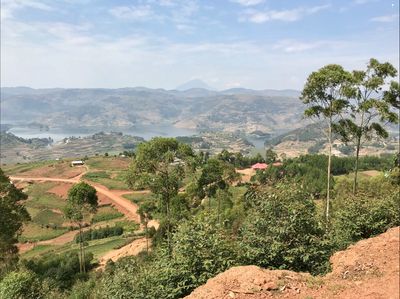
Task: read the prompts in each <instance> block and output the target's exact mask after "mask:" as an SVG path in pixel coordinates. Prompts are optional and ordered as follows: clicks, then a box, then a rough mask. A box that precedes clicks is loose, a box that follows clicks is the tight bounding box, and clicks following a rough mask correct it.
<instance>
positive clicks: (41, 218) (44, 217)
mask: <svg viewBox="0 0 400 299" xmlns="http://www.w3.org/2000/svg"><path fill="white" fill-rule="evenodd" d="M31 217H32V215H31ZM32 221H33V222H35V223H37V224H42V225H46V224H55V225H57V226H60V225H61V224H62V223H63V222H64V217H63V215H62V214H59V213H55V212H53V211H52V210H49V209H45V210H41V211H40V212H39V213H37V214H36V216H34V217H32Z"/></svg>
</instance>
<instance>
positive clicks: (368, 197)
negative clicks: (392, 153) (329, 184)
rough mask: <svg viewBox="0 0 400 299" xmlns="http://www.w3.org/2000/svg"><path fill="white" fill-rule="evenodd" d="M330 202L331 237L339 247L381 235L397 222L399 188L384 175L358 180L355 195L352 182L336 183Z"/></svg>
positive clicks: (399, 205) (398, 219) (399, 221)
mask: <svg viewBox="0 0 400 299" xmlns="http://www.w3.org/2000/svg"><path fill="white" fill-rule="evenodd" d="M338 188H339V190H338V194H337V196H336V198H335V200H333V201H332V203H333V215H332V217H333V232H332V235H333V238H334V239H335V242H336V244H337V247H338V249H343V248H345V247H347V246H348V245H349V244H351V243H354V242H356V241H359V240H361V239H365V238H370V237H372V236H375V235H378V234H381V233H383V232H385V231H386V230H387V229H389V228H391V227H394V226H398V225H400V215H399V207H400V197H399V194H398V187H396V186H394V185H392V184H391V182H390V179H387V178H383V177H376V178H370V179H365V180H360V181H359V187H358V192H357V194H356V195H354V194H352V192H351V191H350V190H351V188H352V182H351V181H347V180H346V181H343V182H341V184H340V185H339V186H338Z"/></svg>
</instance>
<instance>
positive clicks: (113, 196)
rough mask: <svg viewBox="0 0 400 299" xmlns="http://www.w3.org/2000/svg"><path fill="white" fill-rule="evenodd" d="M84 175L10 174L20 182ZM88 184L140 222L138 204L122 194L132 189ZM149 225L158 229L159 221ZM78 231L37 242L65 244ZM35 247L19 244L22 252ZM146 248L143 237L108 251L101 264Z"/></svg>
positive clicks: (50, 180) (14, 179)
mask: <svg viewBox="0 0 400 299" xmlns="http://www.w3.org/2000/svg"><path fill="white" fill-rule="evenodd" d="M82 175H83V174H81V175H79V176H77V177H75V178H71V179H65V178H49V177H18V176H10V180H11V181H12V182H16V181H20V182H62V183H70V184H75V183H79V182H80V181H81V178H82ZM86 182H87V183H88V184H90V185H92V186H93V187H94V188H95V189H96V191H97V192H98V193H100V194H103V195H105V196H106V197H108V198H109V199H110V200H111V202H112V203H113V204H114V206H115V207H116V208H117V209H118V210H119V211H120V212H122V213H124V215H125V216H126V217H127V218H128V219H130V220H133V221H135V222H137V223H140V217H139V214H138V213H137V211H138V206H137V205H136V204H134V203H133V202H131V201H129V200H128V199H126V198H123V197H122V196H121V195H123V194H126V193H133V192H131V191H124V190H118V191H115V192H114V191H112V190H109V189H108V188H107V187H105V186H103V185H101V184H98V183H93V182H88V181H86ZM144 192H147V191H138V193H139V194H143V193H144ZM149 226H154V227H155V228H156V229H157V228H158V226H159V223H158V221H156V220H152V221H150V223H149ZM77 233H78V231H70V232H67V233H65V234H63V235H61V236H59V237H57V238H54V239H50V240H46V241H40V242H38V243H36V244H43V245H45V244H47V245H63V244H66V243H68V242H71V241H72V240H73V238H74V236H75V235H76V234H77ZM33 247H34V244H32V243H25V244H20V245H19V250H20V252H24V251H27V250H30V249H32V248H33ZM145 248H146V239H145V238H141V239H138V240H135V241H133V242H132V243H130V244H128V245H126V246H124V247H122V248H119V249H116V250H112V251H110V252H108V253H107V254H106V255H105V256H103V257H102V258H101V259H100V261H101V264H102V265H104V264H105V263H106V261H107V260H108V259H112V260H114V261H115V260H117V259H118V258H119V257H122V256H128V255H134V254H138V253H139V252H140V251H142V250H144V249H145Z"/></svg>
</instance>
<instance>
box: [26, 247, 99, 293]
mask: <svg viewBox="0 0 400 299" xmlns="http://www.w3.org/2000/svg"><path fill="white" fill-rule="evenodd" d="M92 260H93V254H92V253H90V252H89V253H86V259H85V262H86V269H87V270H90V269H91V267H92V265H91V261H92ZM22 263H23V265H24V266H25V267H26V268H27V269H29V270H30V271H32V272H34V273H35V274H36V275H38V276H39V277H40V278H41V279H42V280H44V279H47V280H49V281H52V284H53V285H54V286H55V287H57V288H59V289H60V290H66V289H69V288H70V287H71V286H72V285H73V284H74V283H75V282H76V281H77V280H79V279H83V278H86V276H87V274H81V273H79V257H78V253H77V252H69V253H66V254H60V255H59V254H50V255H46V256H44V257H42V258H40V259H34V260H33V259H32V260H28V261H27V260H23V261H22Z"/></svg>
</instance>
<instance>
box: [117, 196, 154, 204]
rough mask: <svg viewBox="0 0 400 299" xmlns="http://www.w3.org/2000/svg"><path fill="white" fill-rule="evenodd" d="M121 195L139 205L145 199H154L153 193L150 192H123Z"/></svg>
mask: <svg viewBox="0 0 400 299" xmlns="http://www.w3.org/2000/svg"><path fill="white" fill-rule="evenodd" d="M123 197H125V198H126V199H129V200H130V201H131V202H133V203H135V204H137V205H139V206H140V205H141V204H142V203H143V202H144V201H146V200H149V199H153V200H156V199H155V197H154V194H152V193H141V194H139V193H133V194H124V195H123Z"/></svg>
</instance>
